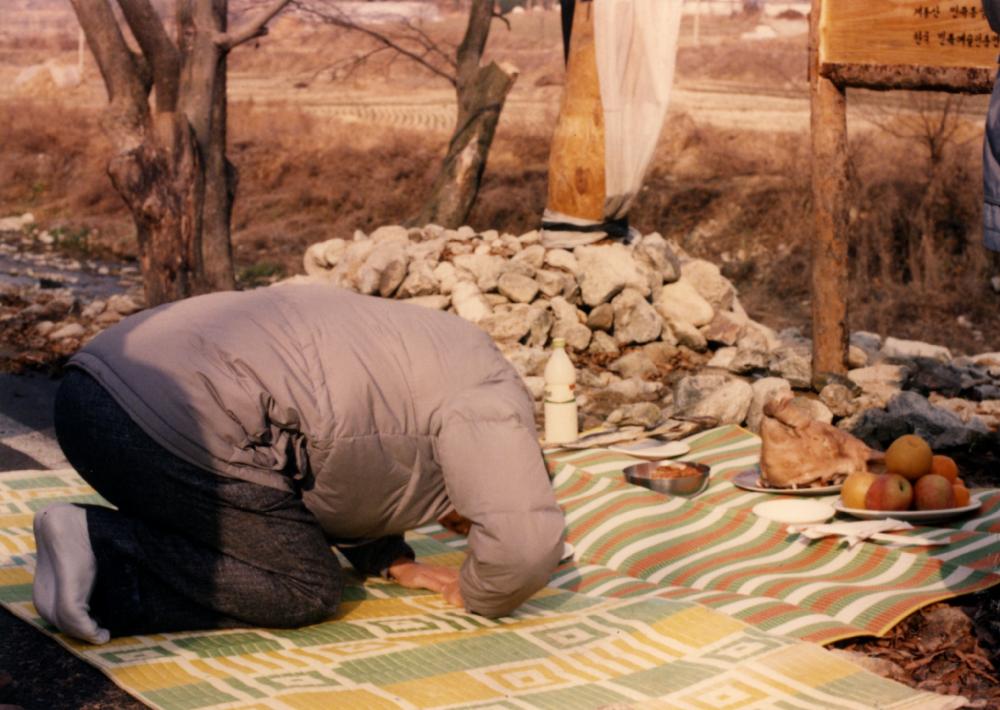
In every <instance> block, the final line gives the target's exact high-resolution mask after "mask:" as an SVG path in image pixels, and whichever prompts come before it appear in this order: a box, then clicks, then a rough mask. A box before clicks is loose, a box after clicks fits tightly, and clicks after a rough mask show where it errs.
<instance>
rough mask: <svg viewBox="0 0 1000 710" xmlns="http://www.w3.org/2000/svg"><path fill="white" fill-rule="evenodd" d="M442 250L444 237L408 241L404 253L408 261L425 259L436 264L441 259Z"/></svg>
mask: <svg viewBox="0 0 1000 710" xmlns="http://www.w3.org/2000/svg"><path fill="white" fill-rule="evenodd" d="M443 251H444V239H428V240H427V241H423V242H409V243H407V245H406V255H407V256H408V257H409V259H410V261H418V260H421V259H423V260H426V261H429V262H431V263H432V264H434V265H436V264H437V263H438V262H439V261H441V253H442V252H443Z"/></svg>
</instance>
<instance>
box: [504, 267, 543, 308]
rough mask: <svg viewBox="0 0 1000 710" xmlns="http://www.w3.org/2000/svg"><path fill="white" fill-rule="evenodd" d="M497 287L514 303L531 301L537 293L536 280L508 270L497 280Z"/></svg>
mask: <svg viewBox="0 0 1000 710" xmlns="http://www.w3.org/2000/svg"><path fill="white" fill-rule="evenodd" d="M497 288H498V290H499V291H500V293H502V294H503V295H504V296H506V297H507V298H509V299H510V300H511V301H514V302H516V303H531V302H532V301H533V300H534V299H535V296H537V295H538V289H539V287H538V282H537V281H535V280H534V279H532V278H528V277H527V276H523V275H521V274H517V273H512V272H508V273H505V274H503V275H502V276H500V278H499V279H498V280H497Z"/></svg>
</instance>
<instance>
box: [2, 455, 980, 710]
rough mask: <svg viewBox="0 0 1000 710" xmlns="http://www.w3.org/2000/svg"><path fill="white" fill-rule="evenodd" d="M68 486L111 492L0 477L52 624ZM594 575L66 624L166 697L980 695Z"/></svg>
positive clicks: (13, 607) (20, 606) (417, 539)
mask: <svg viewBox="0 0 1000 710" xmlns="http://www.w3.org/2000/svg"><path fill="white" fill-rule="evenodd" d="M561 468H562V469H563V471H561V472H560V481H559V488H560V491H565V490H567V486H569V490H573V491H576V493H575V494H574V496H573V497H574V500H577V501H578V502H579V497H580V494H581V490H582V489H577V488H576V487H574V486H573V485H572V483H573V481H571V480H567V479H570V478H574V476H575V475H580V476H582V475H583V474H572V473H570V469H569V467H566V466H561ZM590 478H591V481H592V482H593V481H596V483H593V485H594V486H595V487H596V488H598V489H602V490H603V489H604V487H605V485H606V484H601V483H600V482H599V480H598V477H595V476H591V477H590ZM605 480H607V481H608V483H609V484H610V483H614V481H612V480H611V479H610V478H606V479H605ZM60 501H63V502H66V501H87V502H100V499H99V498H98V497H97V496H95V495H94V493H93V491H92V490H91V489H89V488H88V487H87V486H86V484H85V483H84V482H83V481H82V480H80V479H79V478H78V477H77V476H76V474H75V473H73V472H72V471H39V472H20V473H15V474H4V475H0V603H2V604H3V605H4V606H5V607H6V608H7V609H8V610H10V611H12V612H13V613H14V614H16V615H18V616H19V617H21V618H22V619H25V620H26V621H28V622H29V623H32V624H35V625H36V626H38V627H39V628H41V629H42V630H44V631H46V632H47V633H52V632H53V629H51V627H48V626H47V625H46V624H45V623H44V622H43V621H41V619H39V618H38V616H37V613H36V611H35V609H34V607H33V606H32V604H31V580H32V571H33V569H34V539H33V537H32V534H31V522H32V518H33V515H34V513H35V512H37V511H38V510H40V509H41V508H43V507H45V506H47V505H50V504H52V503H55V502H60ZM424 533H435V534H438V535H440V534H441V531H440V529H437V528H435V529H430V528H428V529H427V530H425V531H424ZM411 542H412V543H413V544H414V547H415V549H416V551H417V554H418V555H419V556H420V557H421V558H423V559H426V560H429V561H433V562H436V563H438V564H450V565H455V566H457V565H458V564H460V561H461V557H462V555H461V553H460V552H457V551H456V550H455V549H454V547H453V545H457V544H461V543H460V541H457V540H450V541H449V542H450V543H452V544H451V545H449V544H443V543H442V542H441V541H438V540H435V539H433V538H432V537H431V536H429V535H427V534H422V533H417V534H415V535H412V536H411ZM591 566H592V565H583V566H579V567H578V566H577V565H575V564H574V563H572V562H570V563H566V564H564V565H563V566H562V567H561V568H560V574H561V575H563V576H573V577H577V578H579V579H581V580H582V579H587V578H590V577H591V576H592V573H591V572H590V571H589V567H591ZM566 586H571V585H566ZM594 591H595V590H594V589H593V588H590V589H589V590H588V592H589V593H587V594H581V593H578V592H575V591H572V590H569V589H556V588H547V589H545V590H543V591H542V592H540V593H539V594H537V595H536V596H535V597H533V598H532V599H531V600H529V602H527V603H526V604H525V605H523V607H522V608H521V609H519V610H518V611H517V613H516V614H514V615H512V616H510V617H506V618H503V619H498V620H489V619H484V618H482V617H477V616H474V615H470V614H466V613H464V612H462V611H460V610H458V609H455V608H453V607H449V606H447V605H446V604H445V603H444V602H443V600H442V599H441V598H440V596H438V595H436V594H430V593H427V592H421V591H413V590H406V589H403V588H401V587H399V586H396V585H394V584H391V583H389V582H385V581H382V580H368V581H367V582H366V583H365V584H364V585H362V584H360V582H358V581H357V580H355V581H354V582H353V583H351V584H350V585H349V586H348V589H347V591H346V594H345V597H344V604H343V607H342V611H341V613H340V614H339V615H338V616H337V618H335V619H333V620H330V621H328V622H324V623H322V624H317V625H314V626H309V627H305V628H302V629H297V630H274V629H238V630H221V631H214V632H190V633H172V634H163V635H150V636H137V637H127V638H119V639H113V640H112V641H111V643H109V644H107V645H104V646H90V645H86V644H80V643H77V642H75V641H73V640H71V639H68V638H66V637H64V636H62V635H61V634H54V635H55V638H57V640H59V641H60V643H62V644H63V645H64V646H65V647H66V648H67V649H69V650H70V651H72V652H73V653H75V654H76V655H78V656H80V657H81V658H83V659H85V660H87V661H88V662H90V663H92V664H93V665H95V666H97V667H98V668H100V669H101V670H102V671H104V672H105V673H106V674H107V675H108V676H109V677H110V678H111V679H112V680H113V681H114V682H115V683H117V684H118V685H120V686H121V687H122V688H124V689H125V690H126V691H128V692H129V693H131V694H133V695H135V696H136V697H137V698H138V699H139V700H141V701H142V702H144V703H146V704H147V705H150V706H152V707H154V708H164V709H166V710H191V709H195V708H213V709H215V708H301V709H308V708H315V709H317V710H319V709H320V708H324V709H325V708H351V709H352V710H353V709H354V708H483V709H486V708H491V709H497V710H499V709H501V708H504V709H513V708H550V709H553V710H555V709H560V710H561V709H563V708H574V709H578V708H579V709H584V708H612V707H613V708H616V709H618V708H691V709H695V708H700V709H703V710H704V709H708V708H712V709H714V708H751V707H759V708H783V709H786V710H795V709H802V710H828V709H844V710H847V709H852V710H862V709H865V708H872V707H879V708H897V709H901V710H902V709H910V710H918V709H920V710H925V709H926V710H934V709H936V708H942V709H946V708H958V707H961V706H962V705H963V704H964V702H965V699H964V698H961V697H954V696H940V695H933V694H930V693H925V692H921V691H917V690H913V689H911V688H908V687H906V686H903V685H901V684H898V683H895V682H893V681H889V680H886V679H883V678H880V677H878V676H876V675H874V674H872V673H869V672H868V671H865V670H862V669H861V668H859V667H858V666H856V665H854V664H852V663H850V662H849V661H845V660H844V659H842V658H840V657H837V656H834V655H832V654H830V653H829V652H827V651H826V650H824V649H823V648H822V647H820V646H818V645H815V644H810V643H806V642H802V641H799V640H796V639H793V638H788V637H780V636H775V635H773V634H769V633H766V632H764V631H762V630H761V629H757V628H754V627H753V626H749V625H747V624H745V623H743V622H741V621H739V620H737V619H735V618H733V617H732V616H730V615H726V614H723V613H719V612H718V611H715V610H713V609H711V608H709V607H707V606H704V605H701V604H697V603H694V602H692V601H689V600H684V599H671V598H666V597H664V596H658V595H647V596H641V597H640V596H629V595H626V594H620V593H619V594H616V595H613V596H607V597H605V596H600V595H596V594H594ZM609 591H612V592H614V591H619V592H620V591H621V589H620V588H616V589H609Z"/></svg>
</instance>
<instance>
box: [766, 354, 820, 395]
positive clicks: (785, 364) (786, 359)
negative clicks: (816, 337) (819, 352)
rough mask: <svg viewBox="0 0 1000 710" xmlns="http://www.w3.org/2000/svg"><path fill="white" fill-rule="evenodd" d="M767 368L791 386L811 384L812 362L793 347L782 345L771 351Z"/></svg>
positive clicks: (807, 385) (801, 386) (809, 385)
mask: <svg viewBox="0 0 1000 710" xmlns="http://www.w3.org/2000/svg"><path fill="white" fill-rule="evenodd" d="M768 368H769V369H770V370H771V372H773V373H774V374H776V375H781V376H782V377H784V378H785V379H786V380H788V381H789V382H790V383H791V385H792V387H800V388H806V387H811V386H812V362H811V361H810V359H809V358H808V357H806V356H805V355H803V354H802V353H801V352H800V351H798V350H796V349H795V348H792V347H788V346H784V347H781V348H778V349H777V350H775V351H774V352H773V353H771V355H770V357H769V358H768Z"/></svg>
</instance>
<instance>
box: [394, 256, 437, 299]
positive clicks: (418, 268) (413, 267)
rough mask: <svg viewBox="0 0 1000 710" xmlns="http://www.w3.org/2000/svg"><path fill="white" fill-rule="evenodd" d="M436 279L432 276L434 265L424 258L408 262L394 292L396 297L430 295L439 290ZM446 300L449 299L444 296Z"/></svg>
mask: <svg viewBox="0 0 1000 710" xmlns="http://www.w3.org/2000/svg"><path fill="white" fill-rule="evenodd" d="M439 290H440V289H439V285H438V280H437V279H436V278H435V277H434V265H433V263H432V262H430V261H428V260H426V259H419V260H417V261H413V262H411V263H410V267H409V271H408V273H407V274H406V278H405V279H403V283H402V284H400V286H399V290H398V291H397V292H396V298H415V297H417V296H432V295H435V294H437V292H438V291H439ZM445 300H446V301H449V302H450V301H451V299H449V298H446V299H445ZM446 307H447V306H446Z"/></svg>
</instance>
